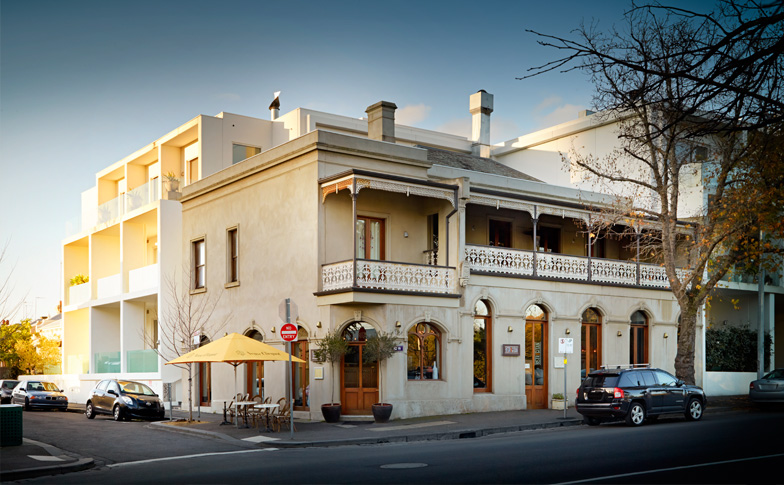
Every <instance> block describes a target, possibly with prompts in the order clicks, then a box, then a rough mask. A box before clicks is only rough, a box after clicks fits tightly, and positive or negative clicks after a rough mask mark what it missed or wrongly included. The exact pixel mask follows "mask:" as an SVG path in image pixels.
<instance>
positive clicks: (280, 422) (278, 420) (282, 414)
mask: <svg viewBox="0 0 784 485" xmlns="http://www.w3.org/2000/svg"><path fill="white" fill-rule="evenodd" d="M289 404H290V403H289V402H288V401H286V398H285V397H282V398H280V399H278V412H277V413H275V415H274V423H275V424H274V426H275V428H276V429H277V431H280V430H281V428H282V427H283V426H285V427H286V428H288V427H289V423H291V407H290V406H289ZM296 430H297V428H296V427H294V431H296Z"/></svg>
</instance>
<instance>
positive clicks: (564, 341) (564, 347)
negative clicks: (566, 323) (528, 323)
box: [558, 338, 574, 419]
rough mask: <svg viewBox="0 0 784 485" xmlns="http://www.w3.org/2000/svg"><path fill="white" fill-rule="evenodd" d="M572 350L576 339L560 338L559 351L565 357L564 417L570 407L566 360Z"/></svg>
mask: <svg viewBox="0 0 784 485" xmlns="http://www.w3.org/2000/svg"><path fill="white" fill-rule="evenodd" d="M572 352H574V340H573V339H571V338H559V339H558V353H560V354H563V359H564V415H563V418H564V419H566V410H567V409H568V408H569V394H568V393H567V392H566V376H567V375H568V373H567V372H566V361H567V355H568V354H571V353H572Z"/></svg>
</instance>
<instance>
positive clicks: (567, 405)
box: [564, 354, 569, 419]
mask: <svg viewBox="0 0 784 485" xmlns="http://www.w3.org/2000/svg"><path fill="white" fill-rule="evenodd" d="M568 407H569V394H567V393H566V354H564V419H566V408H568Z"/></svg>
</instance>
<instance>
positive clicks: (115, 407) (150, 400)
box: [84, 379, 166, 421]
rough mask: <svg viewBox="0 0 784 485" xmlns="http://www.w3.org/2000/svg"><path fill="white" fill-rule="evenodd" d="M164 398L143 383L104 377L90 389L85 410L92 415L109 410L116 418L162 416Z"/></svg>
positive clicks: (88, 416) (152, 417) (88, 415)
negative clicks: (104, 378)
mask: <svg viewBox="0 0 784 485" xmlns="http://www.w3.org/2000/svg"><path fill="white" fill-rule="evenodd" d="M165 413H166V410H165V409H164V407H163V401H162V400H161V398H159V397H158V395H157V394H155V392H153V390H152V389H150V387H149V386H147V385H146V384H142V383H141V382H134V381H125V380H117V379H106V380H103V381H101V382H99V383H98V385H97V386H95V389H93V390H92V391H91V392H90V396H89V397H88V398H87V404H86V405H85V409H84V414H85V416H87V419H93V418H94V417H95V415H96V414H110V415H112V416H113V417H114V420H115V421H121V420H123V419H124V420H130V419H132V418H139V419H163V417H164V415H165Z"/></svg>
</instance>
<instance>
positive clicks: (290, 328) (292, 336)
mask: <svg viewBox="0 0 784 485" xmlns="http://www.w3.org/2000/svg"><path fill="white" fill-rule="evenodd" d="M280 336H281V338H282V339H283V340H285V341H286V342H293V341H294V340H297V326H296V325H294V324H293V323H285V324H283V326H282V327H280Z"/></svg>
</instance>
